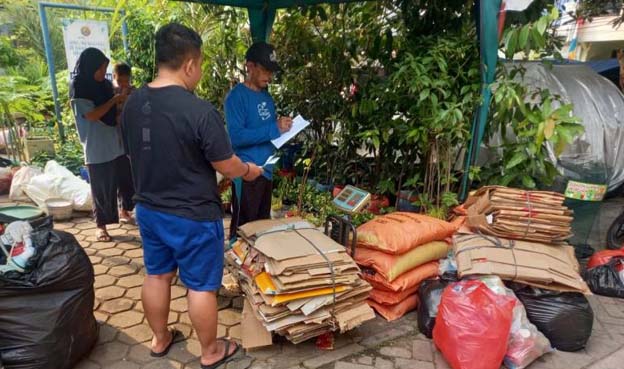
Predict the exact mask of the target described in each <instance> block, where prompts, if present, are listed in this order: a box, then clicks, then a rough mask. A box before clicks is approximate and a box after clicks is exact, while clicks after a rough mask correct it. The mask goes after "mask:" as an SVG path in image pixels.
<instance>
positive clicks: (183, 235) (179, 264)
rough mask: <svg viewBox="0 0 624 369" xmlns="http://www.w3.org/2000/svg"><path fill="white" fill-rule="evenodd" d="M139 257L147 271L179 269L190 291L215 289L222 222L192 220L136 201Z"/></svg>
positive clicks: (219, 275) (218, 284)
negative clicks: (139, 245)
mask: <svg viewBox="0 0 624 369" xmlns="http://www.w3.org/2000/svg"><path fill="white" fill-rule="evenodd" d="M136 217H137V222H138V224H139V228H140V231H141V238H142V239H143V260H144V261H145V268H146V269H147V274H149V275H159V274H166V273H170V272H173V271H175V270H176V268H177V269H179V274H180V280H181V281H182V283H184V285H185V286H186V287H187V288H188V289H191V290H193V291H217V290H218V289H219V288H220V287H221V279H222V278H223V242H224V240H223V222H222V221H221V220H219V221H214V222H209V221H204V222H200V221H195V220H191V219H187V218H182V217H179V216H175V215H170V214H165V213H162V212H159V211H154V210H151V209H148V208H146V207H144V206H141V205H137V207H136Z"/></svg>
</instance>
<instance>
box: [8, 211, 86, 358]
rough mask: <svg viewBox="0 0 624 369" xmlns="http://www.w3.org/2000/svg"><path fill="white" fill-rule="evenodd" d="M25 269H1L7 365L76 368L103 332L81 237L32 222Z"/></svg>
mask: <svg viewBox="0 0 624 369" xmlns="http://www.w3.org/2000/svg"><path fill="white" fill-rule="evenodd" d="M33 229H34V232H33V235H32V239H33V246H34V247H35V254H34V255H33V256H32V257H31V259H30V260H29V263H28V265H27V268H26V269H27V270H26V273H23V274H22V273H16V272H10V273H6V274H4V275H2V274H0V357H2V364H3V365H4V369H42V368H45V369H71V368H73V367H74V366H75V365H76V364H77V363H78V362H79V361H80V360H81V359H82V357H83V356H85V355H86V354H87V353H89V351H90V350H91V348H92V347H93V345H94V344H95V342H96V341H97V337H98V325H97V323H96V321H95V317H94V315H93V302H94V291H93V282H94V276H93V266H92V265H91V262H90V260H89V258H88V257H87V255H86V254H85V252H84V250H83V249H82V247H80V245H79V244H78V242H77V241H76V238H75V237H74V236H73V235H71V234H69V233H65V232H57V231H53V230H52V222H51V220H48V221H46V222H44V223H43V224H33Z"/></svg>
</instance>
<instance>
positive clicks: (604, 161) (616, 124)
mask: <svg viewBox="0 0 624 369" xmlns="http://www.w3.org/2000/svg"><path fill="white" fill-rule="evenodd" d="M523 66H524V67H525V68H526V74H525V77H524V81H525V82H526V83H527V84H528V85H529V86H532V87H540V88H547V89H549V90H550V92H552V93H553V94H555V95H560V96H561V97H562V98H563V99H564V100H565V101H567V102H569V103H572V104H573V105H574V114H575V115H576V116H577V117H579V118H580V119H581V123H582V124H583V126H585V133H584V134H583V135H582V136H580V137H578V138H577V139H576V140H575V141H574V142H573V143H572V144H570V145H568V147H567V148H566V149H565V150H564V151H563V153H562V154H561V155H560V156H559V158H557V157H556V155H555V152H554V148H553V147H549V150H548V151H549V155H550V160H551V161H552V162H553V163H555V164H556V166H557V168H558V169H559V172H560V173H561V174H562V177H563V178H564V179H565V181H562V182H563V183H564V185H567V180H573V181H578V182H581V183H592V184H606V185H608V188H609V190H610V191H611V190H615V189H616V188H618V187H619V186H620V185H622V184H623V183H624V95H622V93H621V92H620V90H619V89H618V88H617V87H616V86H615V85H614V84H613V83H611V82H610V81H609V80H608V79H606V78H604V77H602V76H601V75H599V74H598V73H596V72H595V71H593V70H592V69H591V68H589V67H588V66H586V65H584V64H555V65H553V66H552V67H550V66H548V65H545V64H543V63H537V62H535V63H524V65H523ZM562 190H565V188H563V189H562Z"/></svg>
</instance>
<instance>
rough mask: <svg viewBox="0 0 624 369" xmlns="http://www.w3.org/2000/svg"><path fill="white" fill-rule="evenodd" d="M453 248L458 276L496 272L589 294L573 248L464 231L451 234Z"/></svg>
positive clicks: (555, 287)
mask: <svg viewBox="0 0 624 369" xmlns="http://www.w3.org/2000/svg"><path fill="white" fill-rule="evenodd" d="M453 251H454V253H455V258H456V260H457V272H458V275H459V277H460V278H463V277H466V276H470V275H498V276H499V277H501V278H502V279H504V280H509V281H516V282H520V283H525V284H529V285H533V286H536V287H540V288H546V289H551V290H557V291H570V292H581V293H585V294H589V288H588V287H587V284H586V283H585V281H583V278H581V276H580V275H579V264H578V261H577V260H576V257H575V256H574V248H573V247H571V246H568V245H563V246H553V245H547V244H542V243H537V242H528V241H517V240H509V239H504V238H499V237H495V236H487V235H478V234H464V235H456V236H454V237H453Z"/></svg>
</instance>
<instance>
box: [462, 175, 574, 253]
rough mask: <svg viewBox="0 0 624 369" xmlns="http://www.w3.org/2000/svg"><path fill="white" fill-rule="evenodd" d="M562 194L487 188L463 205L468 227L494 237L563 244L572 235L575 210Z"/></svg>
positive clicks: (498, 187) (480, 190)
mask: <svg viewBox="0 0 624 369" xmlns="http://www.w3.org/2000/svg"><path fill="white" fill-rule="evenodd" d="M564 200H565V197H564V196H563V195H562V194H559V193H555V192H546V191H524V190H519V189H514V188H508V187H500V186H488V187H483V188H481V189H479V190H478V191H477V192H476V193H474V194H473V195H471V196H470V197H469V198H468V200H466V203H465V204H464V206H465V208H466V210H467V213H468V218H467V225H468V226H469V227H470V228H472V229H473V230H475V231H479V232H481V233H484V234H489V235H493V236H498V237H503V238H511V239H519V240H529V241H536V242H543V243H562V242H564V241H565V240H567V239H569V238H570V237H571V236H572V228H571V223H572V220H573V217H572V214H573V213H572V211H571V210H569V209H568V208H567V207H566V206H564V205H563V201H564Z"/></svg>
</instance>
